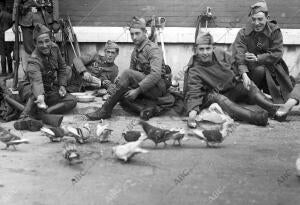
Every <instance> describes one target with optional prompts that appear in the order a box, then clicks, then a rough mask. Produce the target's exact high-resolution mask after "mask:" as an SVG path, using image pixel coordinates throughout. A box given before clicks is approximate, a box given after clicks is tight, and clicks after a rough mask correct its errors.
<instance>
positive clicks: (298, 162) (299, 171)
mask: <svg viewBox="0 0 300 205" xmlns="http://www.w3.org/2000/svg"><path fill="white" fill-rule="evenodd" d="M296 171H297V176H298V177H300V155H299V156H298V159H297V160H296Z"/></svg>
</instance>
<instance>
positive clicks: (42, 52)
mask: <svg viewBox="0 0 300 205" xmlns="http://www.w3.org/2000/svg"><path fill="white" fill-rule="evenodd" d="M33 39H34V41H35V44H36V48H35V50H34V51H33V53H32V54H31V56H30V57H29V59H28V66H27V69H26V71H25V75H26V81H23V82H20V83H19V84H20V85H19V93H20V97H21V99H22V100H23V101H26V100H28V99H29V100H28V101H27V104H26V106H25V110H24V111H23V113H22V115H21V116H22V117H26V116H28V115H30V113H31V112H32V108H33V106H34V105H37V106H36V107H37V108H38V110H44V109H46V108H47V107H49V106H52V108H53V109H51V112H50V113H53V114H62V113H64V112H67V111H69V110H71V109H73V108H74V107H75V106H76V104H77V101H76V98H75V97H74V96H72V95H70V94H68V93H67V91H66V88H65V87H66V86H67V75H66V68H67V65H66V63H65V61H64V59H63V58H62V55H61V53H60V50H59V48H58V46H57V45H56V44H55V43H54V42H52V41H51V38H50V30H49V29H48V28H47V27H46V26H44V25H42V24H37V25H36V26H35V29H34V31H33Z"/></svg>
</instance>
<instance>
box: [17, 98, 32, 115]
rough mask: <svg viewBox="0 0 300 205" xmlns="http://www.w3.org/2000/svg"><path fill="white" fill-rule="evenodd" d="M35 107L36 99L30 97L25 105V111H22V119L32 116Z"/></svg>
mask: <svg viewBox="0 0 300 205" xmlns="http://www.w3.org/2000/svg"><path fill="white" fill-rule="evenodd" d="M33 106H34V99H33V97H29V99H28V101H27V102H26V104H25V107H24V110H23V111H22V113H21V115H20V118H22V119H23V118H26V117H29V116H30V115H31V110H32V108H33Z"/></svg>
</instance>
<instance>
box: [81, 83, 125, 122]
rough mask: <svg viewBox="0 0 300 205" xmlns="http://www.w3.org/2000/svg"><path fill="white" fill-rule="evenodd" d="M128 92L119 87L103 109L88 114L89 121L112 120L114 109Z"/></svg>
mask: <svg viewBox="0 0 300 205" xmlns="http://www.w3.org/2000/svg"><path fill="white" fill-rule="evenodd" d="M127 90H128V89H127V88H124V87H122V86H119V85H117V87H116V89H115V90H114V91H113V93H112V95H110V97H109V98H108V99H107V100H106V101H105V103H104V104H103V105H102V107H101V108H99V109H98V110H96V111H95V112H92V113H88V114H86V115H85V116H86V117H87V118H88V119H89V120H101V119H107V118H110V117H111V113H112V110H113V108H114V107H115V105H116V104H117V103H118V102H119V100H120V99H121V98H122V97H123V95H124V93H126V92H127Z"/></svg>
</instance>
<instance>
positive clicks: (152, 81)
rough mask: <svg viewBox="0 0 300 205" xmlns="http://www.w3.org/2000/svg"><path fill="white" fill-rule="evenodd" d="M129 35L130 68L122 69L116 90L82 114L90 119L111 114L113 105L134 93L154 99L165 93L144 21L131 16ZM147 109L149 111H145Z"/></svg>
mask: <svg viewBox="0 0 300 205" xmlns="http://www.w3.org/2000/svg"><path fill="white" fill-rule="evenodd" d="M130 34H131V38H132V41H133V43H134V44H135V48H134V50H133V52H132V55H131V61H130V68H129V69H127V70H125V71H124V72H123V73H122V74H121V76H120V77H119V80H118V82H117V83H116V89H115V91H114V93H113V94H112V95H111V96H110V98H109V99H108V100H107V101H106V102H105V103H104V104H103V106H102V107H101V108H99V109H98V110H97V111H95V112H93V113H89V114H87V115H86V116H87V117H88V118H89V119H90V120H99V119H106V118H109V117H110V116H111V113H112V109H113V107H114V106H115V105H116V104H117V102H119V101H120V100H121V99H125V100H126V101H129V102H134V101H135V100H136V98H137V97H138V96H143V97H145V98H148V99H151V100H157V99H158V98H159V97H162V96H164V95H165V94H166V92H167V85H166V82H165V79H163V77H162V74H163V55H162V51H161V49H160V48H159V47H158V45H157V44H155V43H153V42H151V41H150V40H149V39H148V38H147V34H146V22H145V20H144V19H143V18H137V17H134V18H133V20H132V22H131V24H130ZM149 112H150V113H149ZM151 112H153V110H147V109H146V110H141V113H140V114H141V117H143V115H147V116H149V115H151V114H152V113H151Z"/></svg>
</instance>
